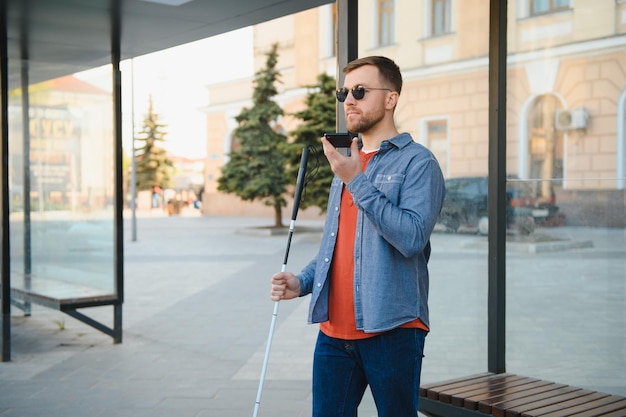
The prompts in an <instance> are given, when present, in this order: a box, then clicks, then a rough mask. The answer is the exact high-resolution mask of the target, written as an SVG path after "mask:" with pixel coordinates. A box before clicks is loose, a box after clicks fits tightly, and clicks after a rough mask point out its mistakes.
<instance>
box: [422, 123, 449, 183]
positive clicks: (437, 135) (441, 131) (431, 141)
mask: <svg viewBox="0 0 626 417" xmlns="http://www.w3.org/2000/svg"><path fill="white" fill-rule="evenodd" d="M426 137H427V138H428V139H427V140H428V142H427V143H428V148H429V149H430V150H431V152H432V153H433V154H434V155H435V157H436V158H437V161H438V162H439V166H440V167H441V172H443V173H444V175H445V176H447V175H448V120H447V119H435V120H429V121H427V122H426Z"/></svg>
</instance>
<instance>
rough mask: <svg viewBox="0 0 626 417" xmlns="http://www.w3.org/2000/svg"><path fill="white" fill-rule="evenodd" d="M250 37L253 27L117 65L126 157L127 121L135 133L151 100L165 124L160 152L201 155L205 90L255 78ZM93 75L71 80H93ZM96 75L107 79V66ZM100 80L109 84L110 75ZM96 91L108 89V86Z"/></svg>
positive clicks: (204, 145) (128, 141)
mask: <svg viewBox="0 0 626 417" xmlns="http://www.w3.org/2000/svg"><path fill="white" fill-rule="evenodd" d="M252 37H253V34H252V27H247V28H243V29H239V30H235V31H232V32H227V33H224V34H220V35H218V36H213V37H211V38H207V39H203V40H200V41H196V42H192V43H188V44H185V45H181V46H177V47H174V48H170V49H166V50H163V51H159V52H155V53H152V54H148V55H143V56H140V57H137V58H134V59H132V60H125V61H123V62H121V63H120V69H121V71H122V113H123V120H124V121H123V134H122V136H123V142H124V148H125V149H126V150H127V152H128V154H130V152H131V150H132V132H133V126H132V121H133V120H134V121H135V126H134V130H135V132H139V131H140V130H141V126H142V121H143V118H144V116H145V115H146V113H147V111H148V105H149V97H150V95H152V101H153V111H154V112H155V113H156V114H157V115H158V116H159V120H160V122H161V123H163V124H165V125H167V127H166V128H165V129H164V130H165V131H166V133H167V135H166V141H165V143H164V144H163V147H164V148H166V149H167V150H168V151H169V152H170V154H171V155H174V156H183V157H187V158H202V157H204V156H206V154H207V149H206V148H207V143H206V141H207V135H206V117H205V114H204V113H203V112H202V110H201V109H202V108H203V107H206V106H207V105H208V104H209V103H208V93H207V88H206V87H207V86H208V85H210V84H216V83H220V82H224V81H228V80H234V79H240V78H246V77H252V76H253V75H254V62H253V60H254V57H253V45H252ZM224 57H227V59H224ZM94 71H98V70H97V69H96V70H93V71H87V72H85V73H82V74H75V76H77V77H78V78H81V79H84V80H87V81H89V80H91V81H93V79H94V78H97V77H94V75H93V73H94ZM100 71H101V72H105V73H107V74H110V73H108V71H110V69H108V67H105V68H103V69H100ZM133 74H134V77H133ZM99 78H101V79H103V80H105V81H104V82H105V83H110V75H107V76H105V77H99ZM101 87H102V88H105V89H106V90H109V91H110V89H111V87H110V84H109V85H102V86H101ZM133 102H134V118H133V117H132V116H133V115H132V113H133V112H132V108H133Z"/></svg>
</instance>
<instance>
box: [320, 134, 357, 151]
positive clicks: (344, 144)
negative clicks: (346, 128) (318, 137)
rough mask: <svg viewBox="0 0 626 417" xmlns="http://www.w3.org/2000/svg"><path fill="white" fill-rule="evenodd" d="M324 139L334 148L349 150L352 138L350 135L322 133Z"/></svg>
mask: <svg viewBox="0 0 626 417" xmlns="http://www.w3.org/2000/svg"><path fill="white" fill-rule="evenodd" d="M324 137H325V138H326V140H328V141H329V142H330V143H331V144H332V145H333V146H334V147H335V148H349V147H350V145H352V138H353V137H354V136H353V135H352V134H350V133H324Z"/></svg>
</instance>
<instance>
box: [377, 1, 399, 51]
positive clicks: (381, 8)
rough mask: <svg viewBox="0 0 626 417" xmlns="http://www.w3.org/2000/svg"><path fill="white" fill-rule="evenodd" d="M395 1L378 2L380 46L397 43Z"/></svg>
mask: <svg viewBox="0 0 626 417" xmlns="http://www.w3.org/2000/svg"><path fill="white" fill-rule="evenodd" d="M394 3H395V1H394V0H378V14H377V15H378V40H377V41H378V46H387V45H391V44H393V43H394V42H395V36H394V31H395V19H394V10H395V4H394Z"/></svg>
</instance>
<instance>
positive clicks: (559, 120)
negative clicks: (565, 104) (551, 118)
mask: <svg viewBox="0 0 626 417" xmlns="http://www.w3.org/2000/svg"><path fill="white" fill-rule="evenodd" d="M588 120H589V113H588V112H587V109H585V108H584V107H574V108H572V109H563V110H557V111H556V121H555V122H556V123H555V125H556V130H575V129H586V128H587V121H588Z"/></svg>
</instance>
